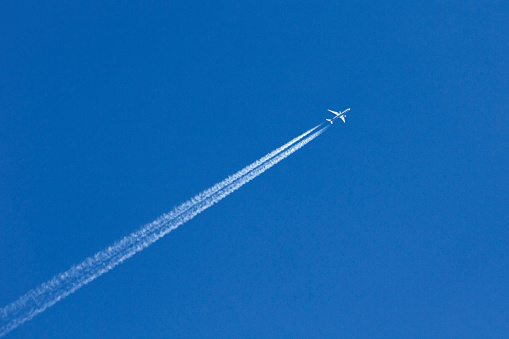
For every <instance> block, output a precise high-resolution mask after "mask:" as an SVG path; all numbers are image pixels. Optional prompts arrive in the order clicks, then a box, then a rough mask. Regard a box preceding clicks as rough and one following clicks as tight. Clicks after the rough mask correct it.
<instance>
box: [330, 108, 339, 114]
mask: <svg viewBox="0 0 509 339" xmlns="http://www.w3.org/2000/svg"><path fill="white" fill-rule="evenodd" d="M327 111H329V112H331V113H334V114H336V115H339V113H338V112H334V111H331V110H330V109H328V110H327Z"/></svg>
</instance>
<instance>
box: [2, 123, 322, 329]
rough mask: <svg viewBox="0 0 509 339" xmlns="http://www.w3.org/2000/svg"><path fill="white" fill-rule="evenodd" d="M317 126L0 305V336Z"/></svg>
mask: <svg viewBox="0 0 509 339" xmlns="http://www.w3.org/2000/svg"><path fill="white" fill-rule="evenodd" d="M320 126H321V125H318V126H316V127H314V128H312V129H311V130H309V131H307V132H305V133H303V134H302V135H300V136H299V137H297V138H295V139H293V140H291V141H290V142H288V143H286V144H285V145H283V146H281V147H279V148H278V149H276V150H274V151H272V152H270V153H269V154H267V155H266V156H264V157H262V158H261V159H259V160H257V161H255V162H254V163H252V164H251V165H249V166H247V167H245V168H244V169H242V170H240V171H238V172H237V173H235V174H233V175H231V176H229V177H228V178H226V179H224V180H223V181H221V182H220V183H218V184H216V185H214V186H212V187H211V188H209V189H207V190H205V191H203V192H202V193H200V194H198V195H196V196H195V197H194V198H192V199H190V200H189V201H186V202H184V203H183V204H181V205H180V206H178V207H176V208H175V209H174V210H172V211H171V212H169V213H166V214H164V215H162V216H161V217H159V218H158V219H156V220H155V221H153V222H151V223H149V224H147V225H145V226H143V227H142V228H140V229H139V230H138V231H135V232H133V233H131V234H130V235H128V236H126V237H124V238H123V239H121V240H120V241H117V242H116V243H114V244H113V245H112V246H110V247H108V248H106V249H104V250H102V251H100V252H98V253H97V254H95V255H94V256H93V257H89V258H87V259H85V260H84V261H83V262H81V263H80V264H78V265H75V266H73V267H71V268H70V269H69V270H67V271H65V272H63V273H60V274H58V275H56V276H55V277H53V278H52V279H51V280H49V281H47V282H45V283H43V284H41V285H40V286H39V287H37V288H35V289H33V290H30V291H29V292H28V293H26V294H25V295H24V296H22V297H20V298H19V299H18V300H16V301H15V302H13V303H11V304H9V305H7V306H5V307H4V308H1V309H0V337H2V336H4V335H5V334H7V333H8V332H10V331H12V330H13V329H15V328H16V327H18V326H20V325H21V324H23V323H24V322H26V321H28V320H30V319H32V318H33V317H34V316H36V315H37V314H39V313H41V312H43V311H44V310H46V309H47V308H48V307H51V306H53V305H54V304H55V303H57V302H58V301H60V300H62V299H63V298H65V297H67V296H68V295H70V294H71V293H73V292H75V291H76V290H78V289H79V288H81V287H83V286H84V285H86V284H88V283H89V282H91V281H92V280H94V279H96V278H97V277H99V276H101V275H102V274H104V273H106V272H108V271H110V270H111V269H113V268H114V267H115V266H117V265H119V264H120V263H122V262H123V261H124V260H126V259H128V258H130V257H132V256H133V255H134V254H136V253H137V252H140V251H141V250H143V249H145V248H146V247H148V246H150V245H151V244H153V243H154V242H156V241H157V240H158V239H160V238H162V237H163V236H165V235H166V234H168V233H169V232H171V231H173V230H174V229H176V228H177V227H179V226H180V225H182V224H184V223H186V222H187V221H189V220H191V219H192V218H194V217H195V216H196V215H198V214H199V213H201V212H202V211H204V210H205V209H207V208H209V207H211V206H212V205H214V204H215V203H217V202H219V201H221V200H222V199H224V198H225V197H227V196H228V195H229V194H231V193H232V192H234V191H236V190H237V189H239V188H240V187H242V186H243V185H244V184H246V183H248V182H249V181H251V180H253V179H254V178H256V177H257V176H259V175H260V174H262V173H263V172H265V171H266V170H268V169H269V168H271V167H272V166H274V165H275V164H277V163H278V162H280V161H281V160H283V159H284V158H286V157H288V156H289V155H290V154H292V153H294V152H295V151H297V150H298V149H300V148H301V147H303V146H304V145H306V144H307V143H308V142H310V141H311V140H313V139H315V138H316V137H317V136H319V135H320V134H322V133H323V132H324V131H325V130H326V129H327V128H328V126H327V127H324V128H321V129H319V130H318V131H316V132H314V131H315V130H317V129H318V128H319V127H320ZM313 132H314V133H313ZM311 133H313V134H311Z"/></svg>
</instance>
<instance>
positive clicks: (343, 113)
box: [325, 108, 350, 125]
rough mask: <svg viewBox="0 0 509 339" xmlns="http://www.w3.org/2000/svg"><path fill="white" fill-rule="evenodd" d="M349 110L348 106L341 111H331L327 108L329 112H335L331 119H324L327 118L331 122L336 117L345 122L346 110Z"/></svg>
mask: <svg viewBox="0 0 509 339" xmlns="http://www.w3.org/2000/svg"><path fill="white" fill-rule="evenodd" d="M349 110H350V108H347V109H345V110H344V111H343V112H341V111H339V112H334V111H331V110H330V109H328V110H327V111H329V112H331V113H334V114H336V116H335V117H334V118H332V119H325V120H327V121H328V122H330V123H331V125H332V123H333V122H334V120H336V119H337V118H341V120H343V122H346V121H345V117H346V112H348V111H349Z"/></svg>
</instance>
